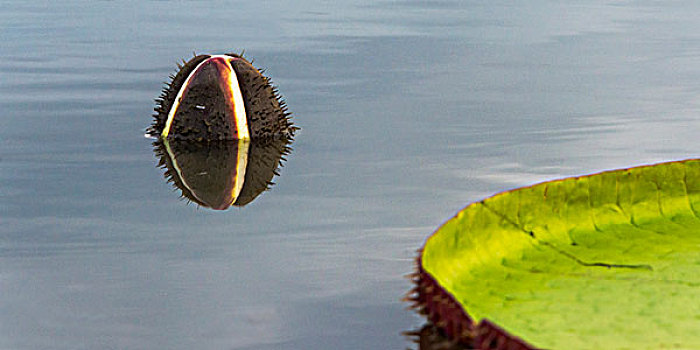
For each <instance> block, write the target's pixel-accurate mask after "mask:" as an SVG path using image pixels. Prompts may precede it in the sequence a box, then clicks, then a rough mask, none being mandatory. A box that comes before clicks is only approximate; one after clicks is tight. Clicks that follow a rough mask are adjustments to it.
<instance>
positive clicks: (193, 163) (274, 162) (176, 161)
mask: <svg viewBox="0 0 700 350" xmlns="http://www.w3.org/2000/svg"><path fill="white" fill-rule="evenodd" d="M290 145H291V141H290V140H287V139H278V140H253V141H250V140H230V141H210V142H195V141H184V140H167V139H163V140H158V141H156V142H154V143H153V146H154V147H153V151H154V152H155V154H156V156H157V157H158V158H159V161H158V166H159V167H162V168H164V169H165V178H166V179H167V180H168V182H170V183H172V184H173V186H175V187H176V188H178V189H179V190H180V191H181V193H182V197H184V198H187V199H188V200H189V201H192V202H195V203H197V204H199V205H201V206H204V207H208V208H212V209H215V210H224V209H227V208H228V207H230V206H231V205H234V206H244V205H246V204H248V203H250V202H252V201H253V199H255V197H257V196H259V195H260V194H261V193H262V192H264V191H265V190H267V189H268V188H270V186H271V185H272V184H273V182H272V178H273V177H274V176H275V175H279V173H278V168H279V167H280V166H282V162H283V161H284V160H285V158H284V156H285V155H287V154H289V153H290V152H291V147H290Z"/></svg>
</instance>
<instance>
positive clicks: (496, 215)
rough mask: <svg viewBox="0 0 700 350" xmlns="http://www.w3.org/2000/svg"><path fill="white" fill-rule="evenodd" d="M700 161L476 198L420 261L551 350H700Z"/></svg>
mask: <svg viewBox="0 0 700 350" xmlns="http://www.w3.org/2000/svg"><path fill="white" fill-rule="evenodd" d="M698 215H700V161H698V160H690V161H683V162H672V163H663V164H658V165H654V166H645V167H639V168H632V169H625V170H616V171H610V172H604V173H600V174H595V175H591V176H584V177H577V178H568V179H563V180H558V181H552V182H547V183H541V184H538V185H534V186H531V187H526V188H521V189H517V190H514V191H510V192H504V193H501V194H498V195H495V196H493V197H491V198H488V199H486V200H484V201H481V202H478V203H474V204H472V205H469V206H468V207H466V208H465V209H464V210H462V211H461V212H460V213H459V214H458V215H457V216H455V217H454V218H452V219H451V220H449V221H448V222H446V223H445V224H444V225H443V226H442V227H441V228H440V229H439V230H438V231H437V232H436V233H435V234H433V236H431V237H430V239H428V241H427V242H426V245H425V247H424V251H423V256H422V263H423V268H424V269H425V271H426V272H428V273H429V274H431V275H432V276H433V277H434V278H435V279H436V280H437V281H438V283H439V284H440V285H442V286H443V287H444V288H445V289H446V290H447V291H448V292H449V293H450V294H452V295H453V296H454V297H455V298H456V299H457V300H458V301H459V302H460V303H461V304H462V306H463V307H464V309H465V310H466V311H467V313H468V314H469V315H470V316H472V317H473V318H474V319H475V321H477V322H478V321H479V320H481V319H482V318H487V319H489V320H491V321H493V322H495V323H496V324H498V325H500V326H501V327H503V328H504V329H506V330H507V331H509V332H510V333H512V334H514V335H516V336H519V337H521V338H523V339H525V340H526V341H527V342H529V343H530V344H532V345H534V346H536V347H541V348H548V349H672V348H682V349H700V218H699V217H698Z"/></svg>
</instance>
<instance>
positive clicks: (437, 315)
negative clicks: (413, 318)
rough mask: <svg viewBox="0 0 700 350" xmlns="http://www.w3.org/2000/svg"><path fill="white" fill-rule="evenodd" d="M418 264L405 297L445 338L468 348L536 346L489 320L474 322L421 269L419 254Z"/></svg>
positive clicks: (499, 349)
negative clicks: (411, 286) (411, 284)
mask: <svg viewBox="0 0 700 350" xmlns="http://www.w3.org/2000/svg"><path fill="white" fill-rule="evenodd" d="M417 265H418V270H417V272H416V273H415V274H413V275H412V276H411V278H412V280H413V282H414V283H415V287H414V288H413V290H411V292H409V296H408V298H407V299H408V300H409V301H411V302H413V308H414V309H416V310H417V311H418V312H420V313H421V314H424V315H426V317H427V318H428V320H429V321H431V322H432V323H433V324H434V325H435V326H436V327H437V328H438V329H439V330H440V331H442V332H443V333H444V334H445V336H446V337H447V338H448V339H450V340H452V341H454V342H458V343H460V344H463V345H464V346H465V347H467V348H469V349H493V350H532V349H535V348H534V347H532V346H531V345H529V344H527V343H525V342H524V341H523V340H522V339H520V338H518V337H516V336H514V335H512V334H510V333H508V332H506V331H505V330H503V329H502V328H500V327H498V326H497V325H495V324H493V323H491V322H490V321H489V320H486V319H484V320H481V322H479V323H475V322H474V320H473V319H472V318H471V317H469V315H468V314H467V313H466V311H464V309H463V308H462V306H460V304H459V303H458V302H457V301H456V300H455V298H454V297H453V296H452V295H451V294H449V293H448V292H447V291H445V289H443V288H442V287H441V286H440V285H439V284H438V283H437V281H435V279H434V278H433V277H432V276H430V274H429V273H427V272H426V271H425V270H424V269H423V265H422V264H421V258H420V256H419V257H418V259H417Z"/></svg>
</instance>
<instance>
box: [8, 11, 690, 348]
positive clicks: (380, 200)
mask: <svg viewBox="0 0 700 350" xmlns="http://www.w3.org/2000/svg"><path fill="white" fill-rule="evenodd" d="M0 6H1V7H2V9H3V10H2V11H0V122H1V124H0V142H1V143H0V144H1V145H2V147H0V181H1V182H0V183H2V185H0V349H405V348H407V347H413V345H412V343H411V342H410V340H408V339H407V338H406V337H405V336H404V335H402V332H404V331H411V330H414V329H417V328H419V327H420V326H421V325H422V324H423V322H424V321H423V320H422V319H421V318H420V317H418V316H416V315H414V314H413V313H412V312H410V311H406V310H405V307H406V306H407V305H406V304H405V303H402V302H401V301H400V298H401V297H402V295H403V293H404V292H406V291H407V290H408V289H409V288H410V287H411V286H410V283H409V281H408V280H406V279H405V278H404V277H403V275H405V274H407V273H409V272H411V270H412V268H413V261H412V260H413V258H414V256H415V250H416V249H418V248H419V247H420V246H421V245H422V243H423V241H424V239H425V238H426V237H427V236H428V235H429V234H430V233H431V232H432V231H433V230H434V229H435V228H436V227H437V226H438V225H439V224H440V223H441V222H443V221H444V220H445V219H447V218H448V217H449V216H451V215H452V214H453V213H454V212H456V211H457V210H458V209H459V208H461V207H462V206H464V205H465V204H467V203H468V202H471V201H475V200H478V199H480V198H482V197H484V196H487V195H489V194H491V193H493V192H497V191H502V190H506V189H511V188H514V187H518V186H522V185H527V184H532V183H534V182H540V181H544V180H548V179H552V178H557V177H562V176H568V175H577V174H584V173H590V172H594V171H599V170H603V169H609V168H620V167H626V166H632V165H638V164H644V163H650V162H657V161H663V160H671V159H683V158H690V157H696V156H697V155H698V146H699V141H698V138H697V133H698V130H700V121H699V119H698V114H699V112H700V22H698V21H697V20H696V18H695V15H694V14H696V13H698V11H699V10H700V5H699V4H698V3H696V2H693V1H681V2H673V3H667V2H652V1H642V2H623V1H585V2H579V3H578V4H577V5H561V4H560V3H559V2H556V1H549V2H548V1H529V2H527V4H526V5H520V6H514V5H511V4H510V2H498V1H496V2H494V1H492V2H488V3H485V4H484V3H481V2H472V1H431V2H420V3H419V2H408V1H406V2H402V1H398V2H397V1H391V2H378V1H354V2H338V3H336V4H334V3H331V2H323V1H294V2H292V1H289V2H284V3H277V4H270V3H264V4H263V3H260V4H258V3H257V2H251V1H249V2H239V3H228V2H199V1H148V2H146V1H132V2H97V1H93V2H87V1H86V2H75V1H56V2H40V1H35V2H20V1H3V2H0ZM243 49H245V51H246V56H247V57H249V58H253V59H254V60H255V64H256V65H257V66H259V67H265V68H267V75H269V76H271V77H272V79H273V80H274V82H275V83H276V85H277V86H279V88H280V91H281V93H282V94H283V95H284V96H285V97H286V100H287V103H288V105H289V109H290V110H291V111H292V112H293V113H294V116H295V122H296V124H297V125H299V126H300V127H301V128H302V130H301V132H300V133H299V134H298V135H297V139H296V142H295V143H294V144H293V145H292V147H293V149H294V150H293V152H292V153H291V154H290V155H289V156H288V157H287V158H288V161H287V162H286V163H285V166H284V167H283V168H282V169H281V176H279V177H276V178H275V182H276V185H274V186H273V188H272V189H271V190H270V191H268V192H265V193H263V194H262V195H261V196H259V197H258V198H257V199H255V201H253V202H252V203H251V204H249V205H247V206H245V207H242V208H231V209H229V210H226V211H213V210H210V209H207V208H202V207H198V206H197V205H195V204H187V202H186V201H183V200H181V199H180V198H179V193H178V192H177V191H175V190H174V189H173V188H172V187H171V185H169V184H168V183H166V181H165V180H164V178H163V171H162V170H161V169H159V168H157V167H156V164H157V159H156V156H155V155H154V153H153V151H152V147H151V142H152V140H149V139H146V138H144V136H143V134H144V129H145V128H146V127H147V126H148V125H149V124H150V122H151V117H150V115H151V112H152V108H153V106H154V102H153V100H154V98H155V97H157V96H158V94H159V92H160V89H161V87H162V83H163V82H164V81H165V80H167V76H168V74H170V73H172V72H173V70H174V65H175V63H176V62H177V61H179V60H180V59H182V58H188V57H190V56H191V55H192V52H193V51H196V52H198V53H223V52H230V51H234V52H236V51H240V50H243Z"/></svg>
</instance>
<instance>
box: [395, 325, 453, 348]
mask: <svg viewBox="0 0 700 350" xmlns="http://www.w3.org/2000/svg"><path fill="white" fill-rule="evenodd" d="M404 335H406V337H407V338H408V339H409V340H410V341H411V342H413V343H414V344H415V346H416V347H415V350H465V349H467V347H465V346H464V345H461V344H459V343H458V342H455V341H452V340H449V339H447V338H446V337H445V336H444V335H443V334H442V333H441V332H440V330H439V329H438V328H437V327H435V325H434V324H432V323H429V322H428V323H426V324H425V325H423V327H421V328H419V329H416V330H412V331H407V332H404Z"/></svg>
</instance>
